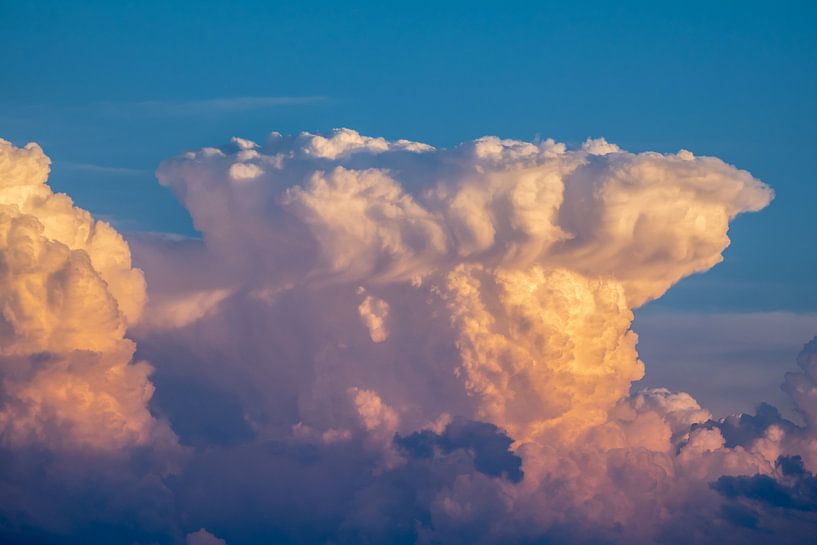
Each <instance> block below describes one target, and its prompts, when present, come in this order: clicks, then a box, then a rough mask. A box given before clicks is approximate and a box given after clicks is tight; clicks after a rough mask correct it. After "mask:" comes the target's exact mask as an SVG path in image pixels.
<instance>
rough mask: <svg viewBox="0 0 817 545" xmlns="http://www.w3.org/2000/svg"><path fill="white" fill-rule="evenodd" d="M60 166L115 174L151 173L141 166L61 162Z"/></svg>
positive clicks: (67, 168) (68, 168)
mask: <svg viewBox="0 0 817 545" xmlns="http://www.w3.org/2000/svg"><path fill="white" fill-rule="evenodd" d="M61 166H62V167H63V168H65V169H66V170H76V171H82V172H92V173H96V174H116V175H122V176H138V175H144V174H151V171H150V170H147V169H142V168H127V167H114V166H108V165H94V164H91V163H62V164H61Z"/></svg>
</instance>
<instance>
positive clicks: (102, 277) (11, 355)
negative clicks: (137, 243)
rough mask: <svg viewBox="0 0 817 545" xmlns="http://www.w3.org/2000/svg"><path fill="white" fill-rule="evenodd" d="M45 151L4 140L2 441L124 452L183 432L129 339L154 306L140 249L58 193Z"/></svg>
mask: <svg viewBox="0 0 817 545" xmlns="http://www.w3.org/2000/svg"><path fill="white" fill-rule="evenodd" d="M48 171H49V160H48V158H47V157H46V156H45V155H44V154H43V152H42V150H41V149H40V147H39V146H37V145H36V144H29V145H27V146H26V147H25V148H16V147H14V146H13V145H12V144H10V143H9V142H6V141H5V140H0V311H1V312H2V314H0V388H2V395H0V441H2V442H3V443H5V444H11V445H26V444H44V445H48V446H50V447H53V448H56V449H80V450H81V449H92V450H101V451H115V450H118V449H121V448H123V447H128V446H134V445H144V444H147V443H149V442H151V441H153V440H156V439H160V438H161V439H162V440H166V441H170V442H172V440H173V439H172V432H170V430H169V429H168V428H167V426H166V425H165V424H160V423H159V422H157V421H156V420H155V419H154V418H153V416H152V415H151V414H150V412H149V411H148V408H147V404H148V401H149V400H150V397H151V395H152V393H153V385H152V384H151V383H150V380H149V379H148V375H149V374H150V371H151V368H150V366H149V365H148V364H147V363H145V362H136V363H134V362H132V361H131V359H132V356H133V353H134V348H135V347H134V343H133V342H132V341H131V340H128V339H126V338H125V337H124V334H125V330H126V328H127V327H128V325H130V324H132V323H134V322H135V321H136V320H138V319H139V316H140V313H141V311H142V307H143V305H144V302H145V281H144V278H143V275H142V272H141V271H140V270H138V269H134V268H132V266H131V256H130V251H129V249H128V245H127V244H126V243H125V241H124V240H123V239H122V237H121V236H120V235H119V233H117V232H116V231H115V230H114V229H113V228H112V227H111V226H110V225H108V224H107V223H104V222H97V221H94V219H93V218H92V217H91V215H90V214H89V213H88V212H86V211H84V210H80V209H78V208H76V207H74V206H73V204H72V202H71V199H70V198H69V197H68V196H66V195H64V194H55V193H52V191H51V189H50V188H49V187H48V185H46V183H45V182H46V179H47V177H48Z"/></svg>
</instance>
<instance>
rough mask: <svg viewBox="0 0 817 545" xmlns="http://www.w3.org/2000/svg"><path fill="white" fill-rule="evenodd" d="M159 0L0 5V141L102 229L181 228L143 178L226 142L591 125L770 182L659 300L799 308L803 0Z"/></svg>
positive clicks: (808, 142) (807, 199)
mask: <svg viewBox="0 0 817 545" xmlns="http://www.w3.org/2000/svg"><path fill="white" fill-rule="evenodd" d="M165 4H170V3H160V2H63V1H60V2H36V1H34V2H9V1H7V0H3V1H0V40H1V41H2V43H0V65H2V76H1V77H0V136H2V137H4V138H6V139H9V140H12V141H13V142H15V143H16V144H23V143H25V142H27V141H30V140H34V141H37V142H39V143H41V144H42V145H43V147H44V148H45V150H46V152H47V153H48V154H49V155H50V156H51V157H52V159H53V160H54V163H55V164H54V173H53V177H52V184H53V185H54V187H55V188H56V189H58V190H62V191H66V192H68V193H70V194H71V195H72V196H73V197H74V198H75V200H76V201H77V202H78V203H79V204H80V205H81V206H83V207H85V208H88V209H90V210H91V211H92V212H93V213H94V214H96V215H98V216H101V217H105V218H107V219H110V220H112V221H113V222H114V223H115V224H116V225H117V226H118V227H119V228H120V229H122V230H123V231H126V232H128V231H138V230H151V231H168V232H177V233H186V234H191V233H193V231H192V227H191V225H190V220H189V218H188V217H187V215H186V212H185V211H184V210H183V209H182V208H181V207H180V206H178V205H177V204H176V203H175V202H174V200H173V199H172V197H171V196H170V194H169V193H168V192H166V191H165V190H164V189H163V188H161V187H159V186H158V184H157V183H156V182H155V180H154V178H153V174H152V173H153V170H154V169H155V167H156V166H157V165H158V163H159V161H161V160H162V159H164V158H166V157H168V156H171V155H175V154H177V153H179V152H181V151H183V150H185V149H187V148H193V147H198V146H203V145H214V144H218V143H221V142H224V141H226V140H227V139H228V138H229V137H231V136H233V135H239V136H243V137H247V138H253V139H263V137H264V135H265V134H266V133H267V132H269V131H272V130H278V131H281V132H299V131H301V130H310V131H323V130H328V129H331V128H333V127H338V126H349V127H352V128H354V129H356V130H358V131H360V132H363V133H367V134H372V135H381V136H386V137H393V138H411V139H416V140H421V141H424V142H429V143H432V144H434V145H438V146H449V145H454V144H456V143H458V142H460V141H462V140H467V139H472V138H475V137H478V136H481V135H486V134H496V135H500V136H503V137H512V138H521V139H532V138H534V137H536V136H541V137H553V138H555V139H557V140H560V141H564V142H567V143H568V144H576V143H578V142H581V141H582V140H584V139H585V138H586V137H588V136H604V137H606V138H607V139H608V140H611V141H613V142H616V143H618V144H620V145H622V146H623V147H625V148H627V149H629V150H634V151H638V150H658V151H677V150H678V149H679V148H687V149H691V150H692V151H694V152H695V153H696V154H709V155H716V156H718V157H721V158H723V159H724V160H726V161H728V162H730V163H733V164H735V165H737V166H739V167H742V168H745V169H747V170H749V171H751V172H752V173H753V174H755V176H757V177H759V178H761V179H762V180H764V181H765V182H767V183H769V184H770V185H772V186H773V187H774V188H775V190H776V192H777V199H776V200H775V202H774V203H773V205H772V206H771V207H770V208H769V209H767V210H765V211H763V212H762V213H760V214H754V215H750V216H746V217H744V218H742V219H740V220H738V221H737V223H736V224H735V226H734V228H733V232H732V234H733V242H734V244H733V247H732V248H730V250H729V251H728V252H727V260H726V262H725V263H724V264H723V265H721V266H719V267H718V268H717V269H715V270H714V271H712V272H711V273H708V274H707V275H703V276H700V277H695V278H692V279H689V280H687V281H685V282H683V283H682V284H681V285H679V286H677V287H676V288H674V289H673V291H672V292H671V293H670V294H668V295H667V297H666V298H664V299H662V300H661V302H660V303H658V304H659V305H662V306H666V307H669V308H677V309H694V310H713V309H714V310H740V311H745V310H770V309H784V310H796V311H817V289H815V287H814V276H815V271H817V251H815V244H814V240H815V238H816V237H817V220H815V217H814V209H815V203H817V183H815V182H816V181H817V180H815V178H817V174H815V168H814V162H815V150H817V32H815V28H817V9H815V6H817V3H815V2H800V3H780V2H774V3H772V2H764V3H759V2H711V1H709V2H700V3H693V2H675V3H664V2H644V3H636V2H621V3H618V5H614V3H612V2H581V3H570V2H558V3H557V2H552V3H547V2H523V3H515V2H490V3H484V4H482V3H479V2H468V3H462V4H456V3H448V4H446V6H444V7H441V6H438V5H437V3H410V4H403V5H402V6H395V5H394V3H389V2H382V3H381V2H372V3H351V2H342V3H341V2H338V3H335V4H334V5H333V4H328V3H327V4H324V3H319V2H310V3H286V4H283V3H275V2H234V3H233V5H230V6H225V5H215V4H211V3H209V2H195V3H193V2H190V3H185V2H174V3H172V5H165ZM658 4H660V6H659V5H658ZM242 97H266V98H259V99H258V100H254V101H246V100H244V101H242V100H234V99H239V98H242ZM281 97H290V98H289V99H282V98H281Z"/></svg>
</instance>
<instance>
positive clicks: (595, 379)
mask: <svg viewBox="0 0 817 545" xmlns="http://www.w3.org/2000/svg"><path fill="white" fill-rule="evenodd" d="M157 176H158V179H159V181H160V183H162V184H164V185H166V186H168V187H170V188H171V189H172V191H173V192H174V194H175V195H176V196H177V197H178V198H179V200H180V201H181V202H182V203H183V204H184V205H185V207H186V208H187V209H188V211H189V212H190V214H191V216H192V218H193V221H194V223H195V226H196V227H197V229H198V230H199V231H200V232H201V233H202V240H170V239H159V238H156V237H141V238H139V237H137V238H134V240H133V248H134V253H135V258H136V261H137V262H138V263H139V265H140V266H141V267H143V268H144V270H145V274H146V277H147V279H148V284H149V286H150V289H149V293H150V295H151V297H150V301H149V303H148V305H147V307H146V308H145V311H144V312H143V313H142V315H141V317H140V318H139V319H138V322H136V321H135V320H136V316H137V314H138V312H136V311H135V310H124V307H123V310H121V312H120V314H121V321H120V322H117V321H116V320H113V321H112V322H111V323H112V324H114V325H115V326H116V327H112V328H109V330H110V331H116V335H119V337H117V338H119V339H121V335H122V331H124V327H126V326H129V325H133V327H132V328H131V334H132V335H133V336H134V337H135V338H136V340H137V342H138V347H139V352H140V356H142V357H146V358H148V359H149V360H150V361H151V362H153V364H154V365H155V366H156V373H155V375H154V377H153V380H154V382H155V383H156V388H157V390H156V395H155V397H154V401H153V404H152V405H151V407H152V409H153V410H154V412H156V413H160V414H162V415H164V416H166V417H167V418H168V419H169V420H170V422H171V423H172V425H173V427H174V430H175V431H176V433H178V435H179V438H180V441H181V442H182V443H184V444H187V445H191V446H193V447H194V452H193V453H192V454H191V458H190V459H189V460H188V464H187V465H186V466H185V467H184V468H182V469H180V470H179V472H178V473H177V475H175V476H174V478H173V480H172V481H168V484H167V486H168V487H169V488H170V489H171V491H170V493H172V495H173V497H174V502H175V504H176V505H178V506H180V511H183V513H184V515H183V517H182V518H179V519H177V520H176V523H175V524H177V525H178V527H176V528H174V529H173V530H172V531H170V530H169V531H168V532H169V534H168V535H170V534H173V535H176V536H184V535H187V536H188V541H189V540H190V539H193V538H192V537H190V536H195V539H199V538H201V539H204V538H207V539H215V538H211V536H214V535H218V536H219V538H223V539H224V540H226V541H227V542H230V543H254V542H257V540H258V539H259V537H258V536H259V535H264V536H265V538H266V539H273V538H274V539H278V540H280V541H288V540H289V541H293V542H303V543H312V542H315V543H318V542H326V541H334V542H348V543H356V542H363V541H368V542H395V543H531V542H534V543H536V542H548V543H551V542H553V543H582V542H588V543H592V542H599V541H604V542H612V543H653V542H656V541H664V542H667V543H675V542H685V541H684V540H685V539H686V540H687V541H688V540H689V539H691V540H692V541H693V542H701V543H706V542H712V541H716V540H717V541H720V542H723V543H730V542H732V543H740V542H746V541H747V540H748V539H752V540H755V541H757V542H763V541H764V540H765V541H767V542H772V541H773V538H774V537H775V536H776V535H777V534H775V533H774V532H775V531H777V530H778V529H779V528H782V527H784V526H786V525H788V527H789V531H790V534H791V535H794V536H800V535H806V532H807V531H808V528H809V525H810V524H813V522H814V521H813V520H812V519H810V518H809V517H808V516H805V517H804V516H802V513H803V512H808V511H804V510H803V509H800V511H797V513H796V514H797V516H796V517H792V516H789V515H790V514H791V511H786V507H785V506H783V507H780V506H773V507H774V509H777V510H776V511H775V510H774V509H771V508H769V502H765V503H764V502H763V501H762V500H764V498H760V499H758V498H757V497H756V496H757V495H756V494H755V492H754V491H755V488H753V487H756V485H757V483H756V482H755V481H752V480H751V479H753V478H754V477H756V476H758V475H759V476H762V477H763V478H765V479H770V480H771V481H772V482H775V483H779V485H780V486H781V487H783V488H782V489H783V490H786V491H789V492H787V493H789V494H790V495H791V497H796V498H797V499H798V500H797V501H799V502H800V503H796V506H797V507H798V508H800V507H802V506H803V505H810V504H808V502H807V501H806V500H803V499H802V498H801V497H804V495H807V491H808V487H809V486H810V483H811V482H812V481H811V480H809V479H811V477H810V475H811V473H813V472H815V471H817V439H815V438H816V437H817V430H816V429H815V427H814V426H815V419H817V417H815V416H814V410H813V409H814V407H813V406H812V404H811V400H812V399H813V396H814V395H815V392H817V386H815V376H814V369H813V367H814V365H812V363H813V358H812V357H811V356H810V355H808V354H809V353H810V352H806V353H805V355H804V356H803V357H801V360H800V366H801V368H802V372H800V373H795V374H792V375H790V376H789V377H787V379H786V384H787V386H786V389H787V391H788V392H789V393H790V395H791V397H792V399H793V400H794V402H795V404H796V405H797V407H798V408H799V410H800V411H801V412H802V414H803V415H804V421H803V423H801V424H795V423H792V422H789V421H787V420H785V419H783V418H782V417H781V416H780V414H779V413H777V412H774V411H771V412H770V411H766V412H759V413H758V415H756V416H753V417H750V416H748V415H744V416H743V417H733V418H732V419H724V420H722V421H714V420H712V418H711V415H710V413H709V412H708V411H707V410H706V409H705V408H703V407H701V406H700V405H699V404H698V402H697V401H696V400H695V399H693V398H692V397H691V396H689V395H688V394H685V393H675V392H671V391H669V390H666V389H662V388H657V389H647V390H641V391H632V390H631V385H632V383H633V381H636V380H638V379H640V378H641V377H642V376H643V374H644V372H645V371H644V364H643V363H642V362H641V361H640V360H639V357H638V353H637V350H636V345H637V336H636V334H635V333H634V332H633V331H632V330H631V328H630V326H631V322H632V320H633V310H634V309H635V308H637V307H639V306H641V305H643V304H644V303H645V302H647V301H650V300H653V299H655V298H658V297H660V296H661V295H662V294H663V293H665V292H666V291H667V290H668V289H670V287H671V286H672V285H673V284H675V283H676V282H677V281H678V280H680V279H681V278H684V277H686V276H689V275H691V274H694V273H699V272H703V271H706V270H708V269H709V268H711V267H712V266H714V265H716V264H717V263H718V262H719V261H720V260H721V259H722V252H723V250H724V249H725V248H726V246H727V245H728V244H729V238H728V236H727V232H728V228H729V222H730V221H731V220H732V219H733V218H734V217H735V216H736V215H738V214H740V213H743V212H750V211H757V210H760V209H762V208H763V207H765V206H766V205H767V204H768V203H769V202H770V200H771V198H772V191H771V190H770V189H769V188H768V187H767V186H765V185H764V184H763V183H761V182H760V181H758V180H756V179H755V178H753V177H752V176H751V175H750V174H749V173H747V172H745V171H742V170H739V169H737V168H735V167H733V166H731V165H728V164H726V163H724V162H723V161H721V160H719V159H716V158H712V157H696V156H694V155H693V154H692V153H690V152H688V151H680V152H678V153H676V154H659V153H630V152H627V151H625V150H622V149H620V148H619V147H618V146H615V145H613V144H611V143H608V142H606V141H604V140H601V139H599V140H588V141H587V142H586V143H585V144H584V145H582V146H581V147H579V148H576V149H568V148H567V147H566V146H565V145H563V144H559V143H556V142H554V141H552V140H546V141H543V142H535V143H529V142H521V141H516V140H502V139H499V138H494V137H486V138H482V139H479V140H476V141H473V142H468V143H464V144H462V145H460V146H457V147H455V148H453V149H435V148H434V147H432V146H429V145H426V144H422V143H417V142H410V141H406V140H396V141H390V140H386V139H383V138H374V137H367V136H364V135H360V134H358V133H357V132H355V131H352V130H349V129H341V130H337V131H334V132H333V133H331V134H328V135H314V134H309V133H303V134H300V135H297V136H282V135H280V134H278V133H273V134H272V135H270V137H269V139H268V140H267V141H266V142H265V143H264V144H262V145H258V144H256V143H254V142H251V141H248V140H244V139H240V138H235V139H233V140H232V141H231V142H230V143H229V144H227V145H224V146H221V147H213V148H203V149H200V150H197V151H191V152H188V153H186V154H184V155H181V156H179V157H176V158H173V159H170V160H168V161H165V162H164V163H163V164H162V165H161V166H160V168H159V170H158V171H157ZM41 215H43V216H45V214H41ZM117 240H119V239H117ZM113 246H115V245H113ZM116 247H117V248H119V246H116ZM123 247H124V248H125V249H127V246H123ZM89 255H90V256H91V257H90V258H89V260H90V262H91V264H92V265H93V268H94V270H96V271H98V274H99V275H100V276H102V277H103V278H106V282H107V284H108V285H109V286H110V287H109V290H108V292H109V293H110V294H111V297H114V298H115V300H117V301H118V297H120V295H117V294H119V293H122V294H129V293H136V292H137V291H138V290H134V289H133V288H132V284H128V285H130V286H131V288H130V289H125V288H116V287H114V284H115V282H110V281H107V277H106V276H105V274H109V275H112V276H111V278H113V277H114V276H115V277H116V278H120V276H118V275H120V274H121V275H122V276H121V278H131V282H134V281H133V280H132V277H131V276H127V274H125V271H132V269H131V265H130V261H129V259H128V260H125V259H124V258H123V259H122V260H120V261H118V262H116V263H118V265H119V267H120V268H119V269H115V270H116V271H118V272H117V274H116V275H114V274H113V273H112V272H111V273H106V272H104V271H106V270H108V269H106V268H104V267H103V265H101V264H100V265H99V267H97V266H96V264H95V262H94V257H93V255H92V254H90V253H89ZM121 255H125V254H121ZM128 274H131V275H132V274H136V273H128ZM115 290H121V291H115ZM122 297H125V295H122ZM140 301H141V300H140ZM120 306H121V305H120ZM140 306H141V303H140V305H134V307H133V308H134V309H136V308H137V307H140ZM78 312H80V311H78ZM81 312H85V311H81ZM91 329H93V330H94V331H96V330H102V327H101V326H98V325H94V327H93V328H91ZM87 334H88V335H90V333H87ZM55 338H56V337H55ZM59 338H60V339H63V338H70V336H67V334H64V335H62V334H61V335H60V336H59ZM106 338H107V337H106ZM19 342H21V343H22V342H23V341H22V340H21V341H19ZM123 342H124V341H123ZM128 342H129V341H128ZM100 346H102V345H100ZM61 348H65V347H61ZM100 349H101V348H100ZM129 358H130V354H128V357H127V358H125V360H123V361H128V360H129ZM131 367H135V366H131ZM136 367H138V366H136ZM145 377H146V374H145ZM145 380H147V379H146V378H145ZM128 383H129V384H131V383H132V382H130V381H129V382H128ZM181 392H183V393H184V395H178V394H180V393H181ZM147 397H149V396H147ZM147 397H145V398H142V400H141V401H140V403H141V405H140V406H141V407H143V408H144V406H145V403H146V399H147ZM150 422H155V420H150ZM151 425H155V424H151ZM792 468H794V469H792ZM744 478H745V479H748V480H744ZM721 479H724V480H721ZM730 479H732V480H730ZM787 479H788V480H787ZM765 482H766V481H763V482H761V483H760V485H763V484H764V483H765ZM804 490H805V491H806V492H804ZM225 491H228V492H226V493H225ZM753 494H755V495H753ZM216 497H217V498H218V499H217V500H216V499H214V498H216ZM804 502H805V503H804ZM798 517H799V518H798ZM792 521H794V522H792ZM180 528H181V529H180ZM201 528H207V529H208V531H207V532H203V531H201V530H199V529H201ZM689 528H693V529H694V530H693V531H692V535H691V537H690V532H689V531H687V529H689ZM210 531H212V532H213V533H212V534H210ZM174 532H175V533H174ZM196 532H198V533H196ZM764 532H765V533H764ZM205 534H206V535H205ZM270 536H272V537H270ZM178 539H181V538H180V537H179V538H178ZM178 539H177V541H178ZM797 539H799V537H798V538H797ZM167 541H168V542H172V541H173V538H167Z"/></svg>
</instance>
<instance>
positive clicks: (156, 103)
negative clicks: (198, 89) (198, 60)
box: [98, 96, 329, 117]
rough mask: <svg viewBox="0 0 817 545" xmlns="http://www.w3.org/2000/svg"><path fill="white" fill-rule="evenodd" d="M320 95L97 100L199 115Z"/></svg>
mask: <svg viewBox="0 0 817 545" xmlns="http://www.w3.org/2000/svg"><path fill="white" fill-rule="evenodd" d="M328 100H329V99H328V98H327V97H323V96H243V97H224V98H208V99H200V100H142V101H133V102H107V101H106V102H100V103H98V106H99V107H100V109H101V111H103V112H104V113H108V114H116V115H122V114H139V115H148V116H153V117H193V116H195V117H199V116H208V115H210V116H213V115H225V114H237V113H246V112H253V111H259V110H269V109H273V108H280V107H283V106H306V105H312V104H320V103H323V102H327V101H328Z"/></svg>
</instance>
